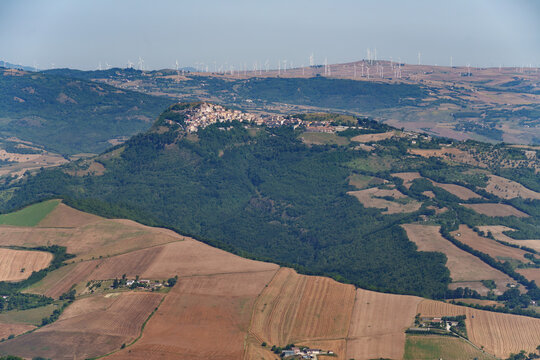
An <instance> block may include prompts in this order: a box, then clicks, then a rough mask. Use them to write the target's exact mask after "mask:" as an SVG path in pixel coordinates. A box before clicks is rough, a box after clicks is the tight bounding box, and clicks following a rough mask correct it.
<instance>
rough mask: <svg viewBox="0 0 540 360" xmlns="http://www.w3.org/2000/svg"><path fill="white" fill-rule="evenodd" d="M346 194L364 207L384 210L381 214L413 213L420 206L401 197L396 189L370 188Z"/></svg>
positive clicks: (416, 202) (409, 199) (418, 203)
mask: <svg viewBox="0 0 540 360" xmlns="http://www.w3.org/2000/svg"><path fill="white" fill-rule="evenodd" d="M348 194H349V195H352V196H354V197H356V198H357V199H358V201H360V202H361V203H362V205H364V206H365V207H368V208H369V207H372V208H378V209H385V210H384V211H383V214H397V213H408V212H414V211H416V210H418V209H420V206H421V205H422V204H421V203H420V202H418V201H416V200H414V199H411V198H409V197H407V196H406V195H403V194H402V193H401V192H400V191H399V190H397V189H379V188H370V189H365V190H358V191H349V192H348ZM390 199H392V200H390Z"/></svg>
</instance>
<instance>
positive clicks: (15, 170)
mask: <svg viewBox="0 0 540 360" xmlns="http://www.w3.org/2000/svg"><path fill="white" fill-rule="evenodd" d="M14 141H15V140H14ZM10 142H11V141H10ZM20 145H22V143H20ZM0 147H2V145H0ZM25 147H26V148H30V149H32V150H34V151H35V152H36V153H35V154H19V153H17V152H16V151H15V152H10V151H6V150H5V149H1V148H0V161H5V162H7V163H6V164H3V165H0V176H14V177H21V176H23V174H24V173H25V172H27V171H30V172H36V171H38V170H39V169H40V168H42V167H43V168H46V167H53V166H59V165H63V164H65V163H67V162H68V161H67V160H66V159H65V158H64V157H63V156H62V155H60V154H56V153H54V152H49V151H45V150H43V149H40V148H34V147H30V146H28V147H27V146H25Z"/></svg>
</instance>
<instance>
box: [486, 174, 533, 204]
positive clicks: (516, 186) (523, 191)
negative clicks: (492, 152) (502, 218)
mask: <svg viewBox="0 0 540 360" xmlns="http://www.w3.org/2000/svg"><path fill="white" fill-rule="evenodd" d="M488 177H489V180H488V184H487V186H486V188H485V190H486V191H487V192H489V193H492V194H493V195H496V196H498V197H500V198H502V199H513V198H516V197H519V198H523V199H540V193H537V192H536V191H533V190H531V189H527V188H526V187H525V186H523V185H521V184H520V183H517V182H515V181H512V180H508V179H505V178H503V177H500V176H497V175H488Z"/></svg>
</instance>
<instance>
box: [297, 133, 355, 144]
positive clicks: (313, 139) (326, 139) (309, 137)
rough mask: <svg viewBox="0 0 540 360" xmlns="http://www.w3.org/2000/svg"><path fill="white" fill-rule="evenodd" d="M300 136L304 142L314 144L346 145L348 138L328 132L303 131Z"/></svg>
mask: <svg viewBox="0 0 540 360" xmlns="http://www.w3.org/2000/svg"><path fill="white" fill-rule="evenodd" d="M300 138H301V139H302V141H304V143H306V144H315V145H347V144H348V143H349V139H347V138H346V137H343V136H338V135H336V134H330V133H318V132H305V133H303V134H302V135H300Z"/></svg>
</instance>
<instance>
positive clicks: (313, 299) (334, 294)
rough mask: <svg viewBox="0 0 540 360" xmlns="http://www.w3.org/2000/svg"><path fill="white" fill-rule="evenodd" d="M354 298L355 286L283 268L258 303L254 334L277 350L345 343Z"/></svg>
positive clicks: (255, 312) (252, 324)
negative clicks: (305, 344)
mask: <svg viewBox="0 0 540 360" xmlns="http://www.w3.org/2000/svg"><path fill="white" fill-rule="evenodd" d="M354 298H355V290H354V287H353V286H351V285H345V284H340V283H338V282H336V281H334V280H332V279H329V278H323V277H318V276H306V275H299V274H297V273H296V272H295V271H294V270H292V269H288V268H281V269H280V270H279V271H278V273H277V274H276V276H275V277H274V279H272V282H271V283H270V284H269V286H268V287H266V288H265V289H264V291H263V292H262V293H261V295H260V296H259V298H258V299H257V302H256V304H255V308H254V313H253V319H252V321H251V328H250V332H251V333H252V334H254V335H255V337H257V338H259V339H262V340H263V341H266V342H267V343H268V344H272V345H277V346H282V345H286V344H288V343H297V342H302V341H303V342H309V341H310V340H315V339H319V340H323V339H345V338H346V337H347V332H348V330H349V324H350V318H351V314H352V310H353V305H354Z"/></svg>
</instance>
